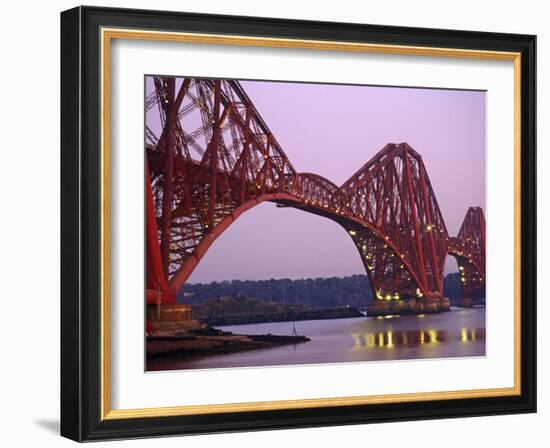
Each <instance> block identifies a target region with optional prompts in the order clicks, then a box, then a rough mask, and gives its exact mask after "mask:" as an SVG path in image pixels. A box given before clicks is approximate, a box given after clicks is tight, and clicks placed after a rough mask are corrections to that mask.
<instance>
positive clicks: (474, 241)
mask: <svg viewBox="0 0 550 448" xmlns="http://www.w3.org/2000/svg"><path fill="white" fill-rule="evenodd" d="M449 253H450V254H451V255H453V256H454V257H455V258H456V260H457V263H458V269H459V272H460V281H461V283H462V296H463V297H469V298H472V299H479V298H484V297H485V216H484V214H483V210H482V208H481V207H470V208H469V209H468V212H467V213H466V216H465V217H464V221H463V222H462V226H460V231H459V232H458V236H457V237H455V238H450V240H449Z"/></svg>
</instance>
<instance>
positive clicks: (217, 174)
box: [146, 77, 485, 303]
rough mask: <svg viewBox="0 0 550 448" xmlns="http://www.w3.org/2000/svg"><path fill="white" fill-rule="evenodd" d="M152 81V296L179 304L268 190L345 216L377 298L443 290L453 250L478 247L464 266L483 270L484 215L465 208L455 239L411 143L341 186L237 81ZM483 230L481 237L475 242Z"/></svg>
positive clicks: (286, 201)
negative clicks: (302, 169) (307, 160)
mask: <svg viewBox="0 0 550 448" xmlns="http://www.w3.org/2000/svg"><path fill="white" fill-rule="evenodd" d="M154 86H155V88H154V92H153V93H152V94H151V95H149V96H148V97H147V98H146V110H147V120H146V121H147V126H146V150H147V158H146V164H147V172H146V184H147V192H146V194H147V197H146V208H147V289H148V303H153V302H155V301H156V300H159V298H160V300H161V301H162V302H163V303H173V302H174V301H175V294H176V293H177V292H178V291H179V290H180V289H181V287H182V286H183V284H184V283H185V281H186V280H187V278H188V277H189V275H190V274H191V273H192V272H193V270H194V268H195V267H196V265H197V264H198V262H199V261H200V260H201V258H202V257H203V256H204V254H205V253H206V251H207V250H208V248H209V247H210V245H211V244H212V243H213V241H214V240H215V239H216V238H217V237H218V236H219V235H220V234H221V233H223V232H224V231H225V230H226V229H227V228H228V226H230V225H231V223H233V222H234V221H235V219H237V218H238V217H239V216H240V215H241V214H242V213H243V212H245V211H246V210H248V209H250V208H251V207H254V206H255V205H257V204H259V203H261V202H264V201H271V202H275V203H276V204H277V205H278V206H281V207H294V208H299V209H302V210H304V211H307V212H310V213H314V214H317V215H321V216H324V217H327V218H329V219H332V220H334V221H336V222H337V223H339V224H340V225H341V226H343V227H344V228H345V229H346V231H347V232H348V233H349V235H350V236H351V238H352V239H353V241H354V242H355V245H356V246H357V248H358V250H359V254H360V256H361V259H362V261H363V263H364V265H365V269H366V272H367V274H368V276H369V279H370V282H371V286H372V288H373V293H374V295H375V296H376V297H378V298H383V299H401V298H408V297H425V298H428V299H430V298H440V297H441V296H442V291H443V267H444V262H445V257H446V255H447V253H448V252H449V251H451V252H452V254H453V255H455V256H458V257H463V258H465V259H468V260H470V258H468V257H471V260H472V261H471V262H470V264H471V265H472V266H476V267H477V270H475V269H474V270H472V271H471V272H470V271H466V269H470V268H469V267H467V266H465V267H464V270H465V274H464V275H465V277H466V278H469V276H470V275H472V276H476V277H475V278H481V277H477V275H478V274H480V273H481V269H482V267H483V277H482V278H483V281H484V272H485V271H484V266H485V265H484V262H485V261H484V253H485V252H484V241H485V240H484V234H485V227H484V225H485V222H484V220H483V221H482V220H480V219H479V217H478V218H475V219H474V218H472V219H469V218H468V216H469V215H470V212H469V214H468V215H467V218H466V220H465V223H464V224H463V226H462V227H463V228H462V229H461V232H460V233H459V235H458V237H457V238H454V239H451V238H449V235H448V233H447V229H446V227H445V223H444V221H443V217H442V214H441V211H440V209H439V206H438V204H437V200H436V197H435V194H434V191H433V189H432V186H431V184H430V181H429V178H428V174H427V172H426V168H425V166H424V163H423V161H422V158H421V156H420V155H419V154H418V153H417V152H416V151H414V149H413V148H411V147H410V146H409V145H408V144H406V143H402V144H388V145H386V147H385V148H383V149H382V150H381V151H380V152H379V153H378V154H376V155H375V156H374V157H373V158H372V159H371V160H370V161H369V162H367V163H366V164H365V165H364V166H363V167H362V168H361V169H360V170H359V171H357V172H356V173H355V174H354V175H353V176H352V177H351V178H350V179H349V180H347V181H346V182H345V183H344V184H343V185H341V186H340V187H338V186H337V185H335V184H334V183H332V182H331V181H329V180H328V179H325V178H324V177H322V176H319V175H316V174H311V173H297V172H296V171H295V169H294V168H293V166H292V164H291V163H290V161H289V160H288V158H287V156H286V155H285V153H284V152H283V150H282V148H281V147H280V145H279V144H278V143H277V140H276V139H275V137H274V136H273V134H272V133H271V131H270V130H269V128H268V127H267V125H266V124H265V122H264V121H263V120H262V118H261V117H260V115H259V113H258V111H257V110H256V108H255V107H254V105H253V104H252V102H251V101H250V99H249V98H248V96H247V95H246V93H245V92H244V90H243V89H242V87H241V86H240V84H239V83H238V82H237V81H226V80H209V79H189V78H186V79H176V78H169V77H166V78H165V77H155V78H154ZM470 210H472V209H470ZM479 210H481V209H479ZM476 216H477V215H476ZM481 217H483V214H482V212H481ZM476 219H477V220H476ZM470 221H471V222H470ZM475 226H483V228H482V229H477V230H476V228H475ZM475 232H478V233H479V234H483V240H479V241H478V243H479V244H482V246H480V245H479V244H478V246H475V245H474V244H473V243H471V238H472V235H473V234H474V233H475ZM476 235H477V234H476ZM451 242H452V244H451ZM462 247H464V250H462V249H459V248H462ZM466 248H467V249H466ZM482 248H483V259H482V258H481V255H480V254H478V253H477V252H476V251H477V250H481V249H482ZM459 252H462V254H466V253H467V254H468V255H467V256H466V255H459ZM460 260H462V258H459V264H460ZM461 266H462V264H461ZM472 269H473V268H472ZM472 278H473V277H472ZM468 284H469V283H468V282H465V285H464V286H465V287H467V286H468Z"/></svg>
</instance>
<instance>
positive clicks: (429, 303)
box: [367, 297, 451, 317]
mask: <svg viewBox="0 0 550 448" xmlns="http://www.w3.org/2000/svg"><path fill="white" fill-rule="evenodd" d="M450 309H451V302H450V300H449V299H448V298H447V297H442V298H435V299H428V298H424V299H414V298H413V299H402V300H375V301H374V302H371V303H370V304H368V305H367V316H369V317H372V316H391V315H395V314H403V315H407V314H432V313H441V312H445V311H450Z"/></svg>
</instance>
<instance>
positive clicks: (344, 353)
mask: <svg viewBox="0 0 550 448" xmlns="http://www.w3.org/2000/svg"><path fill="white" fill-rule="evenodd" d="M219 328H220V329H222V330H225V331H231V332H233V333H235V334H268V333H271V334H282V335H290V334H292V329H293V323H292V322H273V323H262V324H249V325H233V326H227V327H219ZM296 331H297V333H298V334H300V335H305V336H307V337H309V338H310V339H311V341H309V342H305V343H301V344H296V345H285V346H278V347H273V348H268V349H260V350H250V351H242V352H237V353H227V354H216V355H208V356H196V357H192V358H188V359H177V358H171V359H159V360H156V361H154V362H153V363H154V364H155V366H154V367H153V366H151V367H153V370H173V369H217V368H224V367H253V366H281V365H293V364H294V365H295V364H321V363H341V362H354V361H387V360H398V359H424V358H447V357H465V356H484V355H485V308H472V309H464V308H453V309H452V311H451V312H447V313H441V314H426V315H418V316H386V317H383V318H382V317H378V318H376V317H358V318H348V319H330V320H310V321H300V322H296Z"/></svg>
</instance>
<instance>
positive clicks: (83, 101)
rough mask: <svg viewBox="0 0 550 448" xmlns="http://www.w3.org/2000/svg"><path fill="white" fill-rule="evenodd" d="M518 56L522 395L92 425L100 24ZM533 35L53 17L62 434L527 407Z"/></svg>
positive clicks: (531, 320)
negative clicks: (57, 80) (56, 32)
mask: <svg viewBox="0 0 550 448" xmlns="http://www.w3.org/2000/svg"><path fill="white" fill-rule="evenodd" d="M103 27H110V28H129V29H148V30H160V31H173V32H174V31H175V32H191V33H207V34H223V35H245V36H257V37H269V38H286V39H305V40H318V41H323V40H327V41H339V42H360V43H362V42H364V43H376V44H392V45H403V46H419V47H438V48H461V49H471V50H487V51H503V52H517V53H521V154H520V158H521V210H522V212H521V229H522V230H521V240H520V247H521V252H520V253H521V260H520V262H521V301H520V307H521V310H520V312H521V327H520V328H521V360H520V363H519V368H520V373H521V393H520V394H519V395H515V396H503V397H487V398H467V399H453V400H446V399H444V400H433V401H422V402H406V403H388V404H368V405H350V406H334V407H319V408H307V409H288V410H266V411H253V412H231V413H215V414H203V415H186V416H164V417H143V418H127V419H126V418H122V419H102V418H101V416H102V412H101V406H102V404H101V385H102V384H101V383H102V377H101V346H100V339H101V248H100V237H101V213H102V209H101V182H100V179H101V160H100V158H101V153H100V132H101V123H100V113H101V111H100V98H101V83H100V77H101V70H100V29H101V28H103ZM535 59H536V36H532V35H518V34H502V33H488V32H473V31H455V30H440V29H422V28H405V27H392V26H379V25H361V24H350V23H329V22H313V21H301V20H300V21H299V20H281V19H271V18H255V17H240V16H222V15H206V14H190V13H181V12H167V11H144V10H132V9H111V8H99V7H77V8H74V9H71V10H68V11H65V12H63V13H62V14H61V322H62V325H61V434H62V435H63V436H65V437H68V438H70V439H73V440H76V441H91V440H102V439H120V438H139V437H152V436H161V435H183V434H197V433H212V432H232V431H245V430H267V429H280V428H298V427H313V426H330V425H342V424H364V423H374V422H390V421H402V420H419V419H435V418H450V417H466V416H481V415H498V414H510V413H528V412H536V384H537V383H536V380H537V379H536V343H537V341H536V297H537V295H536V292H537V291H536V270H537V260H536V240H537V236H536V148H535V141H536V62H535Z"/></svg>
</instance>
